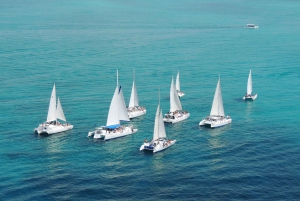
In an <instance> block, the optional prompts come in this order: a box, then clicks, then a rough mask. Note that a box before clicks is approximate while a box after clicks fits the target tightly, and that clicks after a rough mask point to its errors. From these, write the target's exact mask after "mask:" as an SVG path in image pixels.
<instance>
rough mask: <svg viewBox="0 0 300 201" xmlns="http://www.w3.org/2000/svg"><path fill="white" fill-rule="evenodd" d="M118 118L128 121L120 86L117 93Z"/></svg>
mask: <svg viewBox="0 0 300 201" xmlns="http://www.w3.org/2000/svg"><path fill="white" fill-rule="evenodd" d="M118 118H119V120H122V121H130V120H129V117H128V113H127V109H126V104H125V100H124V96H123V92H122V87H121V86H120V87H119V94H118Z"/></svg>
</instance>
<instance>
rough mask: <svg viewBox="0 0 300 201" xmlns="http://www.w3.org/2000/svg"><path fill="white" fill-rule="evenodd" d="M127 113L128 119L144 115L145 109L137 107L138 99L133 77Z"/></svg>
mask: <svg viewBox="0 0 300 201" xmlns="http://www.w3.org/2000/svg"><path fill="white" fill-rule="evenodd" d="M127 112H128V116H129V118H130V119H132V118H134V117H138V116H141V115H144V114H146V108H144V107H143V106H140V105H139V99H138V95H137V90H136V85H135V76H134V78H133V84H132V89H131V96H130V101H129V106H128V108H127Z"/></svg>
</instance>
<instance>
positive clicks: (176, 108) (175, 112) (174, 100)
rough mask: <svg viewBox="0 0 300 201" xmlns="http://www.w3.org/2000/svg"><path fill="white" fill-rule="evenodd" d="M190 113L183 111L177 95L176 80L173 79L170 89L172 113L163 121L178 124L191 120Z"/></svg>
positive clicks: (166, 115)
mask: <svg viewBox="0 0 300 201" xmlns="http://www.w3.org/2000/svg"><path fill="white" fill-rule="evenodd" d="M189 116H190V113H189V112H187V111H183V110H182V106H181V103H180V100H179V97H178V95H177V92H176V89H175V85H174V80H173V77H172V82H171V88H170V112H168V113H167V114H165V116H164V118H163V121H164V122H169V123H177V122H180V121H183V120H185V119H187V118H189Z"/></svg>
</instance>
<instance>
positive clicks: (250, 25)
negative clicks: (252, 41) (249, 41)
mask: <svg viewBox="0 0 300 201" xmlns="http://www.w3.org/2000/svg"><path fill="white" fill-rule="evenodd" d="M246 28H248V29H258V26H257V25H255V24H247V25H246Z"/></svg>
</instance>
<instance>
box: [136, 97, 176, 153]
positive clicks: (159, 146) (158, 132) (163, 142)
mask: <svg viewBox="0 0 300 201" xmlns="http://www.w3.org/2000/svg"><path fill="white" fill-rule="evenodd" d="M159 99H160V98H159ZM175 142H176V140H169V139H167V135H166V129H165V125H164V122H163V117H162V109H161V108H160V101H159V103H158V106H157V110H156V115H155V121H154V131H153V139H152V140H151V141H150V142H148V141H147V139H146V140H145V141H144V143H143V144H142V146H141V147H140V151H142V150H148V151H152V152H153V153H156V152H159V151H162V150H164V149H167V148H169V147H170V146H172V145H173V144H175Z"/></svg>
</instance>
